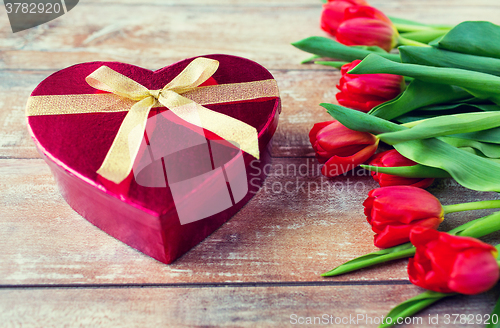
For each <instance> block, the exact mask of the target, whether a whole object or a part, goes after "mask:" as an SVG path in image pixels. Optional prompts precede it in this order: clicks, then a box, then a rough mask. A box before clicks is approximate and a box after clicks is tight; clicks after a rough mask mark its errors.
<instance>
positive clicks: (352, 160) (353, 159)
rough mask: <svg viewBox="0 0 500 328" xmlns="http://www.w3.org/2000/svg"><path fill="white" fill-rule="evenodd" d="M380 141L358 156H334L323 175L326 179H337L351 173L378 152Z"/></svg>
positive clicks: (324, 169) (326, 164)
mask: <svg viewBox="0 0 500 328" xmlns="http://www.w3.org/2000/svg"><path fill="white" fill-rule="evenodd" d="M377 147H378V140H377V141H376V143H375V144H373V145H369V146H367V147H365V148H364V149H362V150H360V151H359V152H357V153H356V154H354V155H352V156H347V157H340V156H333V157H332V158H330V159H329V160H328V161H327V162H326V163H325V165H323V167H322V168H321V173H322V174H323V175H324V176H326V177H336V176H338V175H341V174H343V173H346V172H349V171H351V170H353V169H354V168H355V167H357V166H358V165H359V164H362V163H364V162H365V161H367V160H368V159H369V158H370V157H371V156H372V155H373V154H374V153H375V151H376V150H377Z"/></svg>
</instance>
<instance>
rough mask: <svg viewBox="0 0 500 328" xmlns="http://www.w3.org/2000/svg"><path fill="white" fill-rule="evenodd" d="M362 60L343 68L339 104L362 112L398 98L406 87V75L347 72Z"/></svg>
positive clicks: (338, 86) (339, 86)
mask: <svg viewBox="0 0 500 328" xmlns="http://www.w3.org/2000/svg"><path fill="white" fill-rule="evenodd" d="M360 62H361V60H355V61H353V62H352V63H349V64H345V65H343V66H342V68H341V74H342V77H341V78H340V81H339V84H338V85H337V89H339V90H340V92H339V93H337V94H336V95H335V97H336V98H337V101H338V102H339V104H341V105H342V106H345V107H349V108H352V109H357V110H359V111H362V112H365V113H366V112H369V111H370V110H371V109H372V108H373V107H375V106H378V105H380V104H381V103H384V102H386V101H389V100H391V99H394V98H396V97H397V96H398V95H399V94H400V93H401V92H402V91H403V90H404V88H405V81H404V77H402V76H400V75H393V74H347V72H349V71H350V70H352V69H353V68H354V67H356V65H358V64H359V63H360Z"/></svg>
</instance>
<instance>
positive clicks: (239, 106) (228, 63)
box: [27, 55, 281, 263]
mask: <svg viewBox="0 0 500 328" xmlns="http://www.w3.org/2000/svg"><path fill="white" fill-rule="evenodd" d="M203 57H204V58H210V59H214V60H217V61H218V62H219V67H218V69H217V70H216V71H215V73H214V74H213V75H212V77H211V78H210V79H209V80H207V81H206V82H205V83H204V84H202V85H201V86H207V85H225V84H235V83H246V82H254V81H262V80H272V79H273V77H272V75H271V74H270V73H269V72H268V71H267V70H266V69H265V68H264V67H262V66H260V65H259V64H257V63H255V62H252V61H250V60H247V59H244V58H240V57H235V56H229V55H208V56H203ZM193 60H194V58H189V59H186V60H182V61H180V62H177V63H175V64H173V65H171V66H168V67H165V68H162V69H160V70H158V71H154V72H153V71H150V70H146V69H143V68H140V67H137V66H133V65H128V64H123V63H117V62H91V63H83V64H78V65H75V66H71V67H68V68H66V69H63V70H61V71H58V72H56V73H54V74H52V75H51V76H49V77H48V78H46V79H45V80H44V81H42V82H41V83H40V84H39V85H38V86H37V87H36V89H35V90H34V91H33V93H32V94H31V98H30V99H34V98H37V97H38V98H41V97H42V96H65V97H66V96H70V95H82V94H83V95H84V94H99V93H103V92H102V91H99V90H97V89H94V88H93V87H91V86H90V85H89V84H88V83H87V82H86V80H85V78H86V77H87V76H89V75H90V74H91V73H93V72H94V71H95V70H96V69H98V68H100V67H101V66H107V67H109V68H111V69H112V70H114V71H116V72H118V73H120V74H122V75H124V76H126V77H128V78H130V79H132V80H134V81H136V82H138V83H140V84H141V85H143V86H144V87H146V88H147V89H149V90H156V89H161V88H163V87H164V86H165V85H166V84H167V83H169V82H170V81H171V80H172V79H174V77H176V76H177V75H178V74H179V73H181V72H182V71H183V70H184V69H185V68H186V67H187V66H188V64H190V63H191V62H192V61H193ZM273 82H274V80H273ZM49 103H51V102H50V101H49ZM92 105H93V104H89V106H92ZM54 106H59V105H57V104H55V105H54ZM204 106H205V107H206V108H208V109H210V110H212V111H215V112H218V113H222V114H225V115H227V116H230V117H232V118H235V119H237V120H239V121H242V122H244V123H247V124H248V125H250V126H253V127H254V128H255V129H256V130H257V133H258V144H259V152H260V158H259V159H258V160H257V159H256V158H255V157H254V156H252V155H250V154H248V153H246V152H243V151H241V150H240V149H239V148H238V147H235V146H234V143H231V142H228V141H225V140H223V139H221V138H220V137H218V136H217V135H215V134H213V133H210V131H206V130H205V129H201V128H199V127H196V126H193V125H192V124H190V123H187V122H185V121H183V120H181V119H179V118H178V117H177V116H176V115H174V114H172V111H170V110H168V109H167V108H165V107H159V106H157V107H155V108H153V109H152V110H151V111H150V112H149V118H148V121H147V125H146V132H145V133H144V138H143V140H142V142H141V148H140V150H139V154H138V155H137V158H136V159H135V162H134V167H133V171H132V173H131V174H130V175H129V176H128V177H127V178H126V179H125V180H124V181H123V182H121V183H118V184H116V183H113V182H111V181H108V180H106V179H104V178H102V177H101V176H100V175H99V174H97V173H96V172H97V170H98V169H99V167H100V166H101V164H102V163H103V161H104V160H105V157H106V155H107V153H108V151H109V149H110V147H111V145H112V143H113V140H114V139H115V136H116V135H117V132H118V130H119V129H120V126H121V124H122V121H123V120H124V118H125V116H126V115H127V111H116V112H107V113H103V112H91V113H71V112H70V113H64V114H61V113H57V114H54V113H51V114H49V115H45V114H44V115H28V117H27V124H28V130H29V131H30V133H31V136H32V138H33V140H34V141H35V144H36V146H37V149H38V150H39V152H40V153H41V155H42V156H43V158H44V159H45V161H46V162H47V164H48V165H49V166H50V168H51V170H52V173H53V174H54V177H55V180H56V182H57V184H58V187H59V189H60V191H61V193H62V195H63V197H64V198H65V200H66V201H67V202H68V204H69V205H70V206H71V207H72V208H73V209H74V210H75V211H77V212H78V213H79V214H81V215H82V216H83V217H84V218H85V219H87V220H88V221H90V222H91V223H92V224H94V225H95V226H97V227H99V228H100V229H102V230H103V231H105V232H106V233H108V234H109V235H111V236H113V237H115V238H117V239H119V240H121V241H122V242H124V243H126V244H127V245H129V246H131V247H133V248H136V249H137V250H139V251H141V252H143V253H145V254H147V255H149V256H151V257H153V258H155V259H157V260H159V261H161V262H164V263H171V262H172V261H174V260H175V259H177V258H178V257H180V256H181V255H182V254H184V253H185V252H187V251H188V250H189V249H191V248H192V247H194V246H195V245H197V244H198V243H199V242H201V241H202V240H203V239H204V238H206V237H207V236H208V235H210V234H211V233H212V232H213V231H215V230H216V229H217V228H219V227H220V226H221V225H222V224H223V223H224V222H226V221H227V220H229V219H230V218H231V217H232V216H233V215H234V214H235V213H236V212H237V211H239V210H240V209H241V208H242V207H243V206H244V205H245V204H246V203H247V202H248V201H249V200H250V199H251V198H252V196H253V195H254V194H255V193H256V192H257V191H258V190H259V188H260V186H261V185H262V183H263V180H264V179H265V172H266V170H265V169H264V166H265V165H266V164H269V163H270V154H269V150H268V148H269V145H270V140H271V138H272V136H273V134H274V132H275V131H276V128H277V125H278V117H279V113H280V111H281V103H280V99H279V96H272V97H270V96H268V95H262V96H261V97H257V98H255V99H251V100H245V101H232V102H223V103H213V104H208V105H204ZM48 112H50V110H48ZM159 177H161V179H160V178H159Z"/></svg>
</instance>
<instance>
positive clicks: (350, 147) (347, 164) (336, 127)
mask: <svg viewBox="0 0 500 328" xmlns="http://www.w3.org/2000/svg"><path fill="white" fill-rule="evenodd" d="M309 140H310V141H311V145H312V146H313V148H314V152H315V153H316V158H317V159H318V161H319V162H320V163H322V164H323V163H324V164H325V165H323V167H322V169H321V173H322V174H323V175H325V176H327V177H335V176H338V175H340V174H343V173H345V172H348V171H351V170H352V169H354V168H355V167H356V166H358V165H359V164H362V163H364V162H365V161H367V160H368V159H369V158H370V157H371V156H372V155H373V154H374V153H375V151H376V150H377V147H378V142H379V140H378V138H377V137H375V136H374V135H373V134H370V133H367V132H359V131H354V130H350V129H348V128H346V127H345V126H343V125H342V124H341V123H340V122H338V121H328V122H322V123H316V124H314V126H313V128H312V129H311V132H310V133H309Z"/></svg>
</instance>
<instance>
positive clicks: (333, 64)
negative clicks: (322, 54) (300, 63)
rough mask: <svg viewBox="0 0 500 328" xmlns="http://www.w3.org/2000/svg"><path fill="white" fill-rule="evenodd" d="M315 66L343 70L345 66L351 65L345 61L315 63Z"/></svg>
mask: <svg viewBox="0 0 500 328" xmlns="http://www.w3.org/2000/svg"><path fill="white" fill-rule="evenodd" d="M314 63H315V64H318V65H324V66H330V67H335V68H338V69H340V68H342V66H344V65H345V64H349V62H345V61H315V62H314Z"/></svg>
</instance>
